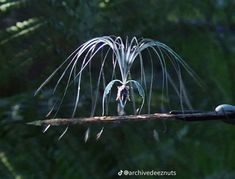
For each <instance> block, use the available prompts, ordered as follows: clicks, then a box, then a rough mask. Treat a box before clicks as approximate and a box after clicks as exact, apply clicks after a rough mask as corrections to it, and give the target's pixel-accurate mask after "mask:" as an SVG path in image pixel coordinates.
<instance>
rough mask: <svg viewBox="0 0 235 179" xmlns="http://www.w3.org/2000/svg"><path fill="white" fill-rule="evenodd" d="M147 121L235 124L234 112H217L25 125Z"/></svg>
mask: <svg viewBox="0 0 235 179" xmlns="http://www.w3.org/2000/svg"><path fill="white" fill-rule="evenodd" d="M149 120H156V121H157V120H171V121H173V120H180V121H211V120H223V121H224V122H227V123H232V124H233V123H234V122H235V112H228V113H227V112H226V114H225V113H222V114H221V113H217V112H214V111H212V112H204V113H192V114H170V113H155V114H142V115H128V116H96V117H87V118H56V119H47V120H39V121H32V122H29V123H27V124H29V125H36V126H44V125H51V126H61V125H68V124H70V125H71V124H72V125H74V124H89V123H93V124H95V123H116V122H117V123H121V122H127V121H130V122H138V121H149Z"/></svg>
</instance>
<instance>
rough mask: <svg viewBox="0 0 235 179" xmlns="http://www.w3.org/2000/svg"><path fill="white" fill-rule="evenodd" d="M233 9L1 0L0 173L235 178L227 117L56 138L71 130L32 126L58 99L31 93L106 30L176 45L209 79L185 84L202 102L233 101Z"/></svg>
mask: <svg viewBox="0 0 235 179" xmlns="http://www.w3.org/2000/svg"><path fill="white" fill-rule="evenodd" d="M234 9H235V1H234V0H204V1H202V0H200V1H193V0H185V1H180V0H147V1H143V0H142V1H134V0H104V1H98V0H89V1H81V0H80V1H78V0H77V1H76V0H67V1H62V0H42V1H36V0H0V178H17V179H18V178H112V177H113V178H117V177H118V176H117V172H118V171H119V170H121V169H122V170H125V169H127V170H138V169H139V170H166V171H171V170H174V171H176V172H177V175H176V176H175V178H208V179H209V178H235V167H234V163H235V141H234V136H235V128H234V126H232V125H228V124H225V123H222V122H198V123H197V122H195V123H190V124H189V123H184V122H166V123H164V124H163V123H162V122H147V123H135V124H134V123H128V124H122V125H108V126H105V127H106V128H105V132H104V134H103V135H102V138H101V140H99V141H96V140H95V137H94V136H95V134H96V132H98V131H99V129H100V127H101V126H91V139H90V140H89V141H88V142H87V143H86V144H85V143H84V132H85V130H86V128H87V126H73V127H71V128H70V130H69V132H68V133H67V134H66V135H65V136H64V137H63V138H62V140H61V141H57V139H58V136H59V135H60V134H61V131H62V130H63V129H64V128H62V127H61V128H60V127H58V128H51V129H50V130H49V131H48V132H47V133H46V134H43V133H42V132H41V130H42V129H41V128H39V127H32V126H27V125H25V123H26V122H29V121H32V120H40V119H44V116H45V113H46V109H47V107H48V104H47V103H46V100H47V99H48V98H49V97H50V95H49V94H48V93H47V92H45V94H44V93H43V94H41V95H39V96H36V97H34V96H33V93H34V91H35V89H36V88H37V87H38V86H39V85H40V83H41V82H42V81H43V80H44V79H45V78H46V77H47V76H48V75H49V74H50V73H51V72H52V71H53V69H55V68H56V67H57V66H58V65H59V64H60V63H61V62H62V61H63V60H64V59H65V58H66V57H67V56H68V55H69V54H70V53H71V52H72V51H73V50H74V49H75V48H76V47H77V46H78V45H79V44H81V43H83V42H85V41H87V40H88V39H90V38H92V37H96V36H102V35H120V36H122V37H125V36H130V37H132V36H138V37H148V38H153V39H157V40H159V41H162V42H164V43H166V44H168V45H169V46H170V47H172V48H173V49H174V50H175V51H176V52H178V53H179V54H180V55H181V56H182V57H183V59H185V61H186V62H187V63H188V64H189V65H190V66H191V67H192V68H193V69H194V71H196V72H197V74H198V75H199V76H200V77H201V78H202V79H203V81H204V83H205V87H204V88H203V89H201V88H200V87H199V86H197V85H196V84H195V83H194V82H193V81H192V80H190V79H187V80H186V82H185V83H186V85H187V89H188V91H189V93H190V99H191V101H192V103H193V106H194V108H196V109H203V110H213V109H214V107H215V106H217V105H218V104H222V103H231V104H235V93H234V90H235V73H234V69H235V11H234ZM97 70H98V69H97ZM155 95H158V94H157V93H155ZM155 103H156V104H155V105H156V106H158V101H157V100H156V102H155ZM175 108H177V106H176V107H175ZM156 111H157V110H156ZM81 116H87V113H86V111H82V114H81ZM165 126H166V127H167V131H165ZM154 129H156V130H157V131H158V133H159V141H156V140H155V139H154V138H153V130H154ZM130 178H132V177H130ZM140 178H145V177H143V176H142V177H140Z"/></svg>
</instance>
